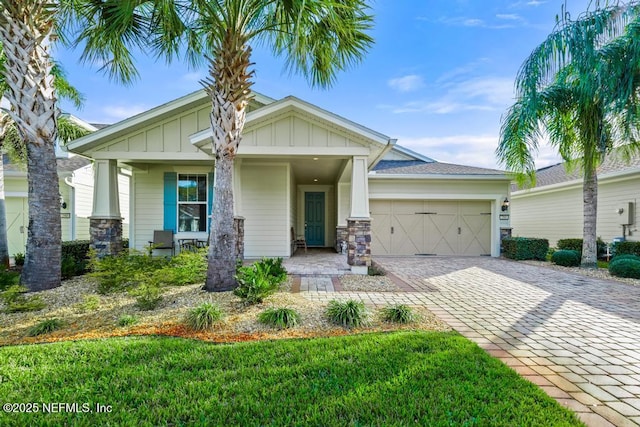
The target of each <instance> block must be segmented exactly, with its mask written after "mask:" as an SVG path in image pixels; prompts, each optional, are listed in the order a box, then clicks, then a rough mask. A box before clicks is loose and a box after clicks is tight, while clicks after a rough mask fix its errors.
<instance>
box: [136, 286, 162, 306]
mask: <svg viewBox="0 0 640 427" xmlns="http://www.w3.org/2000/svg"><path fill="white" fill-rule="evenodd" d="M131 294H133V295H135V296H136V306H137V307H138V308H139V309H140V310H145V311H149V310H154V309H155V308H157V307H158V305H160V303H161V302H162V289H160V286H158V285H157V284H153V283H145V284H143V285H140V286H138V287H137V288H135V289H134V290H132V291H131Z"/></svg>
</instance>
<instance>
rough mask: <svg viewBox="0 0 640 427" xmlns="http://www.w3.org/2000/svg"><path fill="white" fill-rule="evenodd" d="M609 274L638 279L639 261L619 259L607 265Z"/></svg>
mask: <svg viewBox="0 0 640 427" xmlns="http://www.w3.org/2000/svg"><path fill="white" fill-rule="evenodd" d="M609 273H611V275H612V276H617V277H629V278H632V279H640V261H637V260H635V259H630V258H627V259H621V260H619V261H618V262H612V263H610V264H609Z"/></svg>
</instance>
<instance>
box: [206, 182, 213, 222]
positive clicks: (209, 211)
mask: <svg viewBox="0 0 640 427" xmlns="http://www.w3.org/2000/svg"><path fill="white" fill-rule="evenodd" d="M207 185H208V186H209V194H208V197H207V215H208V216H211V217H213V172H210V173H208V174H207ZM209 223H211V221H209Z"/></svg>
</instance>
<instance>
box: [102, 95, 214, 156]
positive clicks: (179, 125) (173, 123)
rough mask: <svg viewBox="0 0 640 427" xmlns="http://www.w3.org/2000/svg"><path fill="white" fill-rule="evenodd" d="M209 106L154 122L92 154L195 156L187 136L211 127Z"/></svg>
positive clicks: (193, 147)
mask: <svg viewBox="0 0 640 427" xmlns="http://www.w3.org/2000/svg"><path fill="white" fill-rule="evenodd" d="M210 113H211V106H210V105H209V104H208V103H205V104H204V105H203V106H201V107H197V108H194V109H191V110H188V111H186V112H184V113H182V114H180V115H179V116H178V117H172V118H169V119H166V120H163V121H161V122H154V123H153V124H151V125H149V126H146V127H144V128H142V129H139V130H137V131H134V132H132V133H131V134H128V135H125V136H122V137H120V138H117V139H115V140H114V141H111V142H109V143H106V144H103V145H102V146H100V147H99V148H97V149H96V150H95V151H98V152H99V151H112V152H118V153H164V152H170V153H198V151H199V150H198V148H196V147H195V146H193V145H192V144H191V142H190V141H189V135H192V134H194V133H196V132H198V131H201V130H204V129H208V128H209V127H210V126H211V122H210V119H209V114H210Z"/></svg>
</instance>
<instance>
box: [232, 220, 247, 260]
mask: <svg viewBox="0 0 640 427" xmlns="http://www.w3.org/2000/svg"><path fill="white" fill-rule="evenodd" d="M233 229H234V230H235V232H236V259H240V260H244V217H243V216H236V217H233Z"/></svg>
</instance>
